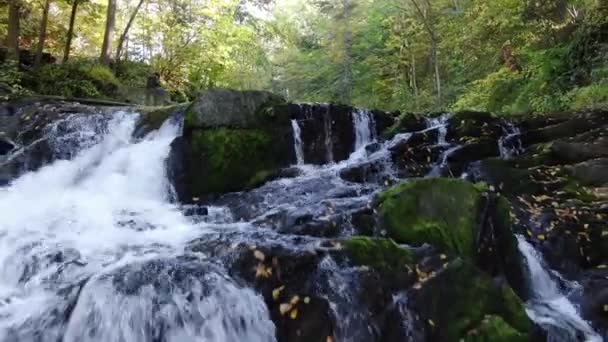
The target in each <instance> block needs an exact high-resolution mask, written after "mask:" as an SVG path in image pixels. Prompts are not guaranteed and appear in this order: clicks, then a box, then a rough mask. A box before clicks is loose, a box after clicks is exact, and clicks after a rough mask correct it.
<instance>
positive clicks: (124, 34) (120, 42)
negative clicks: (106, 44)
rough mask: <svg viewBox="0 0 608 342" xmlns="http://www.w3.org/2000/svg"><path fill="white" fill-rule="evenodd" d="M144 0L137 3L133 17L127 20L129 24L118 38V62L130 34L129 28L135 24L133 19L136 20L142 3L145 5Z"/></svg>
mask: <svg viewBox="0 0 608 342" xmlns="http://www.w3.org/2000/svg"><path fill="white" fill-rule="evenodd" d="M143 3H144V0H139V2H138V3H137V6H136V7H135V9H134V10H133V13H131V17H130V18H129V21H128V22H127V26H125V29H124V31H122V34H121V35H120V38H119V39H118V45H117V46H116V58H115V59H116V62H118V61H119V60H120V54H121V53H122V47H123V45H124V43H125V39H127V36H128V34H129V29H131V25H133V21H135V17H136V16H137V13H138V12H139V9H140V8H141V5H143Z"/></svg>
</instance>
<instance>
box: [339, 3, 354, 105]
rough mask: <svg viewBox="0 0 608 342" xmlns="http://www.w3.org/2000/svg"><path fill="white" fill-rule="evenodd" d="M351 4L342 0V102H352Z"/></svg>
mask: <svg viewBox="0 0 608 342" xmlns="http://www.w3.org/2000/svg"><path fill="white" fill-rule="evenodd" d="M350 6H351V4H350V1H349V0H342V20H343V21H344V22H343V25H344V41H343V44H344V60H343V61H342V68H343V70H342V87H341V88H342V89H341V94H340V97H341V102H342V103H344V104H347V105H349V104H351V102H352V87H353V72H352V64H353V61H352V49H353V42H352V33H351V31H350V23H349V21H350V15H351V13H350V10H351V8H350Z"/></svg>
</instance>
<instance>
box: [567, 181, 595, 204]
mask: <svg viewBox="0 0 608 342" xmlns="http://www.w3.org/2000/svg"><path fill="white" fill-rule="evenodd" d="M562 190H563V191H564V192H565V193H567V194H568V195H569V196H571V197H573V198H576V199H578V200H580V201H582V202H585V203H593V202H596V201H598V200H599V199H598V198H597V196H595V195H594V194H593V193H592V192H591V191H589V190H588V189H587V188H586V187H584V186H582V185H581V184H580V183H579V182H577V181H576V180H574V179H569V180H568V182H567V183H566V185H565V186H564V187H563V189H562Z"/></svg>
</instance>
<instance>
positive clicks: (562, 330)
mask: <svg viewBox="0 0 608 342" xmlns="http://www.w3.org/2000/svg"><path fill="white" fill-rule="evenodd" d="M517 241H518V247H519V251H520V252H521V254H522V255H523V256H524V258H525V260H526V265H527V271H528V276H529V283H530V287H531V290H532V293H531V299H530V300H529V301H528V303H527V309H526V311H527V312H528V315H529V316H530V318H531V319H532V320H533V321H535V322H536V323H537V324H539V325H540V326H542V327H543V328H545V330H547V332H548V333H549V341H556V342H557V341H564V342H565V341H580V340H581V338H582V337H584V340H585V341H590V342H600V341H602V338H601V337H600V336H599V335H598V334H597V333H596V332H595V331H594V330H593V328H592V327H591V326H590V325H589V323H588V322H586V321H585V320H583V319H582V318H581V316H580V314H579V313H578V310H577V308H576V307H575V305H574V304H573V303H572V302H571V301H570V300H569V299H568V297H567V296H568V294H567V293H566V294H564V293H562V291H561V290H560V288H559V286H558V284H557V283H556V281H555V278H558V277H559V275H558V274H557V273H556V272H555V271H551V272H552V273H553V275H552V274H550V273H549V272H548V271H547V269H546V267H545V266H544V261H543V260H542V257H541V256H540V255H539V253H538V252H537V251H536V250H535V249H534V247H533V246H532V245H530V244H529V243H528V242H527V241H526V239H525V238H524V237H522V236H517ZM569 288H570V290H575V289H576V288H577V284H569Z"/></svg>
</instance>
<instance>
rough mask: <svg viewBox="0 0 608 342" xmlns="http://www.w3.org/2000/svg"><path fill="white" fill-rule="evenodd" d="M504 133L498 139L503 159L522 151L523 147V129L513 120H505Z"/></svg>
mask: <svg viewBox="0 0 608 342" xmlns="http://www.w3.org/2000/svg"><path fill="white" fill-rule="evenodd" d="M502 129H503V132H504V135H503V136H502V137H500V139H498V149H499V150H500V157H501V158H503V159H510V158H512V157H514V156H516V155H517V154H519V153H521V152H522V150H523V148H522V146H521V140H520V139H519V136H520V135H521V130H520V129H519V127H517V126H516V125H515V124H513V123H512V122H508V121H505V122H504V123H503V125H502Z"/></svg>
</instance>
